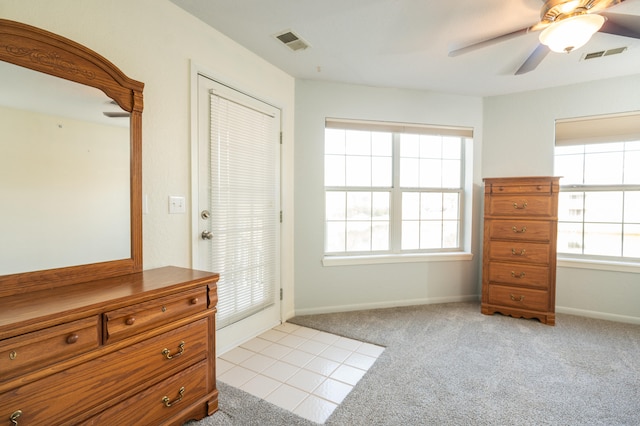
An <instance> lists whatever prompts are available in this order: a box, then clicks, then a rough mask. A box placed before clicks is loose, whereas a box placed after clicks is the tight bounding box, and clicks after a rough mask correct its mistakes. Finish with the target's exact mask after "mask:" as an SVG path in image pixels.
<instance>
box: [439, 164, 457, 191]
mask: <svg viewBox="0 0 640 426" xmlns="http://www.w3.org/2000/svg"><path fill="white" fill-rule="evenodd" d="M460 186H461V185H460V161H459V160H443V161H442V187H443V188H460Z"/></svg>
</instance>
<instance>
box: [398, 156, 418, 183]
mask: <svg viewBox="0 0 640 426" xmlns="http://www.w3.org/2000/svg"><path fill="white" fill-rule="evenodd" d="M419 179H420V163H419V160H418V159H417V158H402V159H400V186H401V187H402V188H417V187H418V186H419V182H420V181H419Z"/></svg>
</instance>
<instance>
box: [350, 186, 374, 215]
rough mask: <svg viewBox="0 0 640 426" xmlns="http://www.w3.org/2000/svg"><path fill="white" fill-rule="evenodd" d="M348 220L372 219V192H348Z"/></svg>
mask: <svg viewBox="0 0 640 426" xmlns="http://www.w3.org/2000/svg"><path fill="white" fill-rule="evenodd" d="M347 220H367V221H369V220H371V193H370V192H348V193H347Z"/></svg>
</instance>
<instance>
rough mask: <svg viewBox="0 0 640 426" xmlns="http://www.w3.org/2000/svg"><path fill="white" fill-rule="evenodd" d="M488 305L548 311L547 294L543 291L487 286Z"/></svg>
mask: <svg viewBox="0 0 640 426" xmlns="http://www.w3.org/2000/svg"><path fill="white" fill-rule="evenodd" d="M489 303H490V304H492V305H500V306H509V307H513V308H519V309H528V310H532V311H547V310H548V309H549V294H548V293H547V292H546V291H543V290H533V289H525V288H520V287H508V286H501V285H493V284H491V285H489Z"/></svg>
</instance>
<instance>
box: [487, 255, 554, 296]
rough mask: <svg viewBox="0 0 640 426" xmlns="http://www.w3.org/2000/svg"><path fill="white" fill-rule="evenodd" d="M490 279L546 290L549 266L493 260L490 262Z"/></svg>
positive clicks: (496, 281) (493, 281)
mask: <svg viewBox="0 0 640 426" xmlns="http://www.w3.org/2000/svg"><path fill="white" fill-rule="evenodd" d="M489 281H491V282H492V283H505V284H511V285H516V286H525V287H536V288H540V289H544V290H546V289H548V288H549V267H548V266H534V265H527V264H522V263H500V262H491V263H490V264H489Z"/></svg>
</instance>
